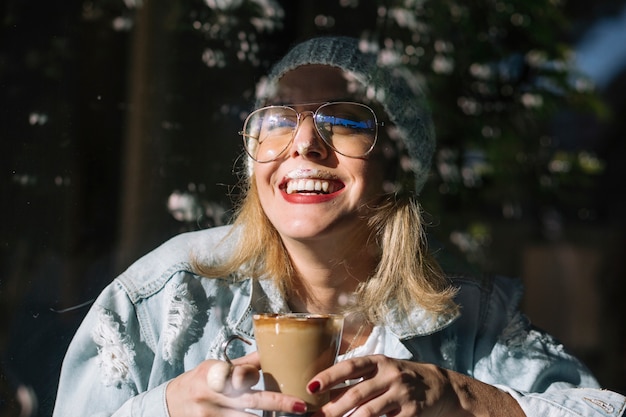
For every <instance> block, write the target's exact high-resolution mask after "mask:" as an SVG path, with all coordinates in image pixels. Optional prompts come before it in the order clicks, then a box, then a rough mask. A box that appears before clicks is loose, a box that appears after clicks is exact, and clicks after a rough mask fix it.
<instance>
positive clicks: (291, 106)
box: [239, 101, 385, 164]
mask: <svg viewBox="0 0 626 417" xmlns="http://www.w3.org/2000/svg"><path fill="white" fill-rule="evenodd" d="M333 104H353V105H356V106H360V107H363V108H366V109H367V110H369V111H370V112H371V113H372V116H373V117H374V127H375V130H374V140H373V141H372V145H371V146H370V147H369V149H368V150H367V151H366V152H365V153H363V154H362V155H358V156H354V155H346V154H345V153H343V152H341V151H339V150H338V149H337V148H335V147H334V146H333V145H332V144H331V143H329V141H328V140H327V139H326V138H325V137H324V135H323V134H322V132H320V129H319V128H318V126H317V123H315V118H316V116H317V114H318V112H319V111H320V109H323V108H324V107H327V106H329V105H333ZM314 105H319V106H318V107H317V108H316V109H315V111H313V110H304V111H298V110H296V109H295V108H294V106H298V107H306V106H314ZM279 108H285V109H289V110H293V111H294V112H295V113H296V117H297V119H296V127H295V129H294V130H293V133H292V135H291V139H289V141H288V142H287V143H286V144H285V147H284V148H283V149H281V150H280V152H278V153H277V154H276V156H275V157H274V158H272V159H269V160H258V159H257V158H256V156H254V155H252V153H251V152H250V151H249V150H248V146H247V140H248V138H250V137H252V138H254V137H253V136H252V135H246V134H245V131H246V126H247V125H248V122H249V121H250V120H251V118H252V117H253V116H254V115H255V114H257V113H259V112H261V111H266V110H268V109H279ZM308 114H310V115H311V116H312V118H313V126H315V131H316V133H317V135H318V136H319V138H320V139H322V140H323V141H324V143H325V144H326V145H328V147H329V148H331V149H332V150H333V151H335V152H337V153H338V154H340V155H343V156H345V157H347V158H363V157H365V156H367V155H369V154H370V153H371V152H372V150H373V149H374V147H375V146H376V143H377V142H378V129H379V128H380V127H384V126H385V122H384V121H379V120H378V117H377V116H376V112H375V111H374V109H372V108H371V107H370V106H368V105H367V104H363V103H359V102H356V101H326V102H321V103H320V102H318V103H303V104H284V105H271V106H265V107H261V108H259V109H256V110H254V111H253V112H251V113H250V114H249V115H248V116H247V117H246V120H245V121H244V123H243V130H241V131H239V135H241V136H242V138H243V148H244V150H245V151H246V153H247V154H248V156H249V157H250V158H252V159H253V160H254V161H256V162H258V163H261V164H265V163H268V162H273V161H275V160H277V159H278V158H279V157H280V156H281V155H282V154H283V153H284V152H285V151H286V150H287V149H288V148H289V146H290V145H291V144H292V142H293V139H294V138H295V137H296V134H297V133H298V129H300V123H301V121H302V120H304V119H305V118H306V115H308ZM254 139H256V140H258V138H254Z"/></svg>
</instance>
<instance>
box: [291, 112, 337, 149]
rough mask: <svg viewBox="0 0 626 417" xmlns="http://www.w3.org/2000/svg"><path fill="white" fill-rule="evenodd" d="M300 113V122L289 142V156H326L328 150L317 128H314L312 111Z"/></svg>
mask: <svg viewBox="0 0 626 417" xmlns="http://www.w3.org/2000/svg"><path fill="white" fill-rule="evenodd" d="M300 114H301V116H300V117H301V119H300V124H299V125H298V130H296V133H295V134H294V137H293V142H292V144H291V156H292V157H296V156H300V157H302V158H305V159H324V158H326V157H327V156H328V153H329V152H330V151H329V148H328V145H327V144H326V142H324V139H322V138H321V137H320V135H319V133H318V132H317V129H315V124H314V123H313V112H303V113H300Z"/></svg>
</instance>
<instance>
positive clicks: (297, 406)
mask: <svg viewBox="0 0 626 417" xmlns="http://www.w3.org/2000/svg"><path fill="white" fill-rule="evenodd" d="M293 412H294V413H298V414H304V413H306V403H301V402H297V403H294V405H293Z"/></svg>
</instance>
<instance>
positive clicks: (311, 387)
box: [307, 381, 320, 394]
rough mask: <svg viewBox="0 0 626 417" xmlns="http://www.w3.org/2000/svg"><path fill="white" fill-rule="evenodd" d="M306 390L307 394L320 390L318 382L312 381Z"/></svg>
mask: <svg viewBox="0 0 626 417" xmlns="http://www.w3.org/2000/svg"><path fill="white" fill-rule="evenodd" d="M307 388H308V389H309V392H310V393H311V394H315V393H316V392H317V391H319V390H320V383H319V381H313V382H311V383H310V384H309V386H308V387H307Z"/></svg>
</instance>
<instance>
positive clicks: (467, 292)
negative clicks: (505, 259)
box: [449, 275, 524, 327]
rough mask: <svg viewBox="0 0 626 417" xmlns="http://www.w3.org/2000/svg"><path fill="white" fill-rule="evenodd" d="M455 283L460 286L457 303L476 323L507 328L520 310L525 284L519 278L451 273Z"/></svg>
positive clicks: (451, 278)
mask: <svg viewBox="0 0 626 417" xmlns="http://www.w3.org/2000/svg"><path fill="white" fill-rule="evenodd" d="M449 279H450V281H451V282H452V285H453V286H454V287H456V288H457V289H458V293H457V296H456V302H457V304H459V306H460V307H461V312H462V316H465V317H466V318H467V319H471V320H476V322H477V323H482V324H487V323H489V324H490V325H491V326H493V325H496V323H494V322H493V321H494V320H496V321H499V322H500V323H499V325H496V327H504V326H506V323H508V321H510V320H511V319H512V318H513V317H515V316H516V315H517V314H518V312H519V307H520V302H521V299H522V295H523V289H524V287H523V284H522V281H521V279H519V278H510V277H505V276H500V275H452V276H449Z"/></svg>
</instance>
